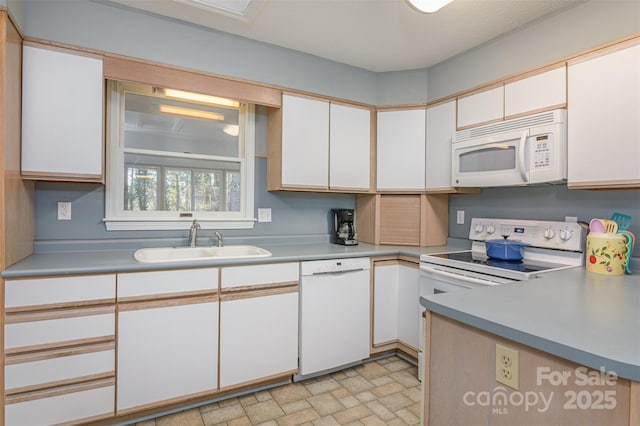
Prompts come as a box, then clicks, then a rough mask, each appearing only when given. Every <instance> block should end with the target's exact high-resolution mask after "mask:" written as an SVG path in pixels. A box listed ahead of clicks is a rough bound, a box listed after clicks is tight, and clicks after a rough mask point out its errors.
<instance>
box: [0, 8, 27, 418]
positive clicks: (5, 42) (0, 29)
mask: <svg viewBox="0 0 640 426" xmlns="http://www.w3.org/2000/svg"><path fill="white" fill-rule="evenodd" d="M21 64H22V38H21V36H20V33H19V32H18V30H17V29H16V27H15V25H14V24H13V22H12V21H11V19H10V18H9V15H8V13H7V11H6V10H0V159H2V161H0V270H4V269H6V268H7V267H8V266H10V265H12V264H14V263H16V262H17V261H19V260H21V259H23V258H25V257H27V256H29V255H30V254H31V253H32V251H33V238H34V231H35V221H34V188H33V183H32V182H24V181H22V180H21V179H20V110H21V102H20V87H21V85H22V82H21V74H22V70H21ZM3 307H4V280H3V279H2V278H0V310H3ZM0 318H2V323H0V342H2V343H1V344H2V345H3V348H2V349H3V350H4V311H2V312H0ZM0 367H1V368H0V380H1V381H2V382H4V361H3V364H2V365H1V366H0ZM3 389H4V386H0V392H3ZM0 396H1V397H2V399H3V400H4V393H2V395H0ZM0 418H4V404H0Z"/></svg>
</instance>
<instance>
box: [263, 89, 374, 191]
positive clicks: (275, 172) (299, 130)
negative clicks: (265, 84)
mask: <svg viewBox="0 0 640 426" xmlns="http://www.w3.org/2000/svg"><path fill="white" fill-rule="evenodd" d="M269 127H270V130H269V148H268V157H269V163H268V171H267V179H268V182H267V186H268V189H269V190H282V189H284V190H286V189H290V190H310V191H314V190H315V191H320V192H325V191H337V192H344V191H353V192H368V191H369V190H370V187H371V177H370V176H371V166H370V163H371V160H370V158H371V110H370V109H367V108H363V107H356V106H350V105H344V104H336V103H333V102H329V101H326V100H322V99H315V98H310V97H303V96H296V95H289V94H283V96H282V108H281V109H280V110H272V111H271V112H270V116H269ZM278 130H280V132H279V131H278Z"/></svg>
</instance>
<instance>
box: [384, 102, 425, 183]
mask: <svg viewBox="0 0 640 426" xmlns="http://www.w3.org/2000/svg"><path fill="white" fill-rule="evenodd" d="M425 120H426V118H425V109H424V108H419V109H410V110H390V111H379V112H378V123H377V128H378V131H377V137H378V140H377V150H378V153H377V169H376V173H377V179H378V186H377V187H378V191H402V192H409V191H414V192H415V191H418V192H421V191H424V189H425V181H424V180H425V125H426V124H425Z"/></svg>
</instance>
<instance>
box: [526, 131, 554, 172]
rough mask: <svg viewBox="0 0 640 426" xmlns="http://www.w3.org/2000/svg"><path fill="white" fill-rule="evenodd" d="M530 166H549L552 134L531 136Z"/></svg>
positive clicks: (542, 167) (536, 167)
mask: <svg viewBox="0 0 640 426" xmlns="http://www.w3.org/2000/svg"><path fill="white" fill-rule="evenodd" d="M531 139H532V140H531V151H532V154H533V161H532V166H533V168H534V169H544V168H547V167H550V166H551V153H552V151H553V150H552V146H553V135H551V134H546V135H537V136H531Z"/></svg>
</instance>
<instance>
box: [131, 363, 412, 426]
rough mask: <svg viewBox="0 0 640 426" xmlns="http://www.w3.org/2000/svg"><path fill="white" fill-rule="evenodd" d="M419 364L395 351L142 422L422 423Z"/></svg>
mask: <svg viewBox="0 0 640 426" xmlns="http://www.w3.org/2000/svg"><path fill="white" fill-rule="evenodd" d="M417 370H418V369H417V367H415V366H414V365H412V364H410V363H408V362H407V361H405V360H403V359H401V358H398V357H397V356H392V357H388V358H383V359H378V360H374V361H370V362H367V363H365V364H363V365H360V366H357V367H353V368H348V369H346V370H342V371H339V372H336V373H333V374H329V375H326V376H321V377H317V378H313V379H308V380H305V381H302V382H297V383H292V384H289V385H285V386H280V387H277V388H272V389H268V390H263V391H260V392H256V393H252V394H247V395H244V396H241V397H237V398H231V399H227V400H223V401H219V402H215V403H213V404H209V405H203V406H201V407H199V408H193V409H190V410H186V411H182V412H179V413H175V414H171V415H167V416H163V417H157V418H155V419H153V420H147V421H144V422H139V423H137V424H136V426H213V425H220V426H245V425H264V426H289V425H304V426H324V425H365V426H368V425H392V426H393V425H418V424H419V423H420V400H421V396H422V395H421V391H420V382H419V381H418V379H417Z"/></svg>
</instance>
